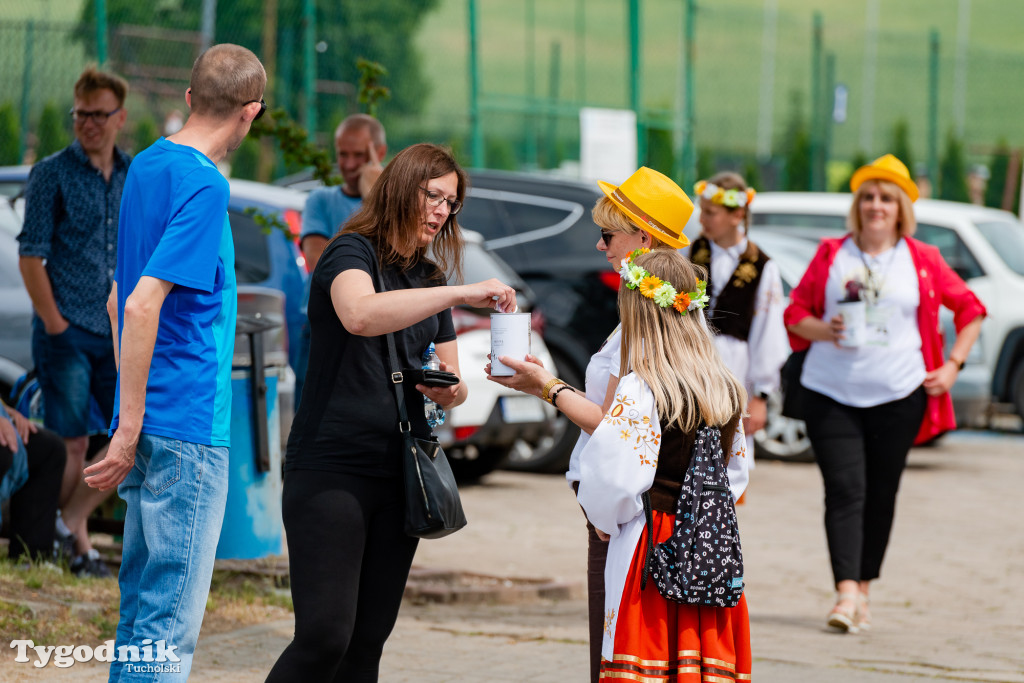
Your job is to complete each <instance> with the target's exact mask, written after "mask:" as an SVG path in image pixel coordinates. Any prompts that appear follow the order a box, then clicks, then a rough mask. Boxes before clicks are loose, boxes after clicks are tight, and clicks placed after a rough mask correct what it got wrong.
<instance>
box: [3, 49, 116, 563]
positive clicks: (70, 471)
mask: <svg viewBox="0 0 1024 683" xmlns="http://www.w3.org/2000/svg"><path fill="white" fill-rule="evenodd" d="M127 94H128V84H127V83H125V81H124V80H123V79H121V78H119V77H118V76H115V75H112V74H108V73H104V72H102V71H98V70H96V69H95V68H94V67H88V68H86V69H85V71H83V72H82V75H81V76H79V78H78V82H77V83H75V90H74V95H75V99H74V104H75V106H74V108H73V109H72V110H71V117H72V119H73V120H74V126H75V140H74V142H72V143H71V144H70V145H68V146H67V147H66V148H64V149H63V150H61V151H60V152H57V153H56V154H54V155H52V156H49V157H47V158H46V159H43V160H42V161H40V162H39V163H38V164H36V165H35V167H34V168H33V169H32V172H31V174H30V175H29V178H28V185H27V186H26V188H25V225H24V227H23V228H22V232H21V235H19V236H18V241H19V242H20V243H21V244H20V246H19V248H18V253H19V255H20V259H19V267H20V269H21V275H22V278H23V279H24V280H25V289H27V290H28V293H29V296H30V297H31V298H32V305H33V307H34V308H35V313H36V315H35V318H34V320H33V329H32V359H33V362H34V363H35V366H36V371H37V373H38V375H39V385H40V387H41V389H42V393H43V411H44V421H45V423H46V426H47V427H48V428H49V429H52V430H53V431H55V432H57V433H58V434H60V435H61V436H62V437H64V443H65V446H66V448H67V465H66V466H65V469H64V479H63V482H62V484H61V495H60V506H61V512H62V519H63V523H64V524H65V525H66V527H67V529H69V530H70V532H72V533H73V534H74V544H75V552H76V554H77V557H75V558H74V559H73V560H72V563H71V569H72V571H74V572H75V573H76V574H79V575H82V574H86V575H91V576H109V575H110V572H109V571H108V570H107V568H106V565H104V564H103V563H102V562H100V560H99V554H98V553H97V552H96V551H95V550H93V548H92V546H91V545H90V543H89V536H88V533H87V529H86V520H87V518H88V517H89V514H90V513H91V512H92V511H93V510H94V509H95V508H96V506H98V505H99V504H100V503H101V502H102V501H103V500H104V499H105V498H106V497H107V495H108V494H107V493H104V492H99V491H96V490H94V489H91V488H89V487H88V486H86V484H85V482H84V481H83V479H82V468H83V466H84V463H85V456H86V451H87V450H88V446H89V435H90V434H91V433H96V432H101V431H102V430H103V429H104V428H105V427H106V426H107V425H109V424H110V420H111V418H112V417H113V408H114V385H115V382H116V379H117V370H116V368H115V366H114V349H113V346H112V345H111V343H110V339H111V337H110V318H109V316H108V315H107V307H106V302H107V296H108V295H109V294H110V286H111V283H112V282H113V280H114V268H115V266H116V265H117V221H118V211H119V207H120V205H121V191H122V189H123V187H124V180H125V175H126V174H127V172H128V164H129V163H131V158H130V157H129V156H128V155H127V154H125V153H124V152H122V151H121V150H120V149H118V148H117V147H116V145H115V142H116V140H117V134H118V132H119V131H120V130H121V128H122V127H123V126H124V123H125V118H126V112H125V109H124V101H125V96H126V95H127ZM93 404H95V405H97V406H99V413H100V415H101V417H102V420H103V424H91V423H90V409H91V408H92V406H93ZM102 455H103V453H102V452H100V453H99V454H97V459H99V458H101V457H102ZM60 526H61V524H58V527H60ZM65 533H66V531H65Z"/></svg>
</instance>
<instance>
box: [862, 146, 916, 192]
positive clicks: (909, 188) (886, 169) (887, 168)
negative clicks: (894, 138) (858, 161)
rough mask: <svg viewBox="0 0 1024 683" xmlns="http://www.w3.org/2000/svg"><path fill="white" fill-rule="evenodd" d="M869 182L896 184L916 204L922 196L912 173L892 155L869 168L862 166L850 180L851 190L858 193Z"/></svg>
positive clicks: (873, 162)
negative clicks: (911, 175)
mask: <svg viewBox="0 0 1024 683" xmlns="http://www.w3.org/2000/svg"><path fill="white" fill-rule="evenodd" d="M868 180H887V181H889V182H890V183H895V184H896V185H898V186H899V188H900V189H901V190H903V191H904V192H906V193H907V196H908V197H910V201H912V202H916V201H917V198H918V196H919V194H920V193H919V192H918V191H917V185H916V184H915V183H914V181H913V180H912V179H911V178H910V171H908V170H907V167H906V166H905V165H904V164H903V162H902V161H900V160H899V159H897V158H896V157H894V156H893V155H891V154H886V155H885V156H882V157H878V158H877V159H875V160H874V161H872V162H871V163H870V164H868V165H867V166H861V167H860V168H858V169H857V170H856V171H854V173H853V177H852V178H850V189H851V190H853V191H854V192H856V191H857V188H858V187H860V186H861V185H863V184H864V183H865V182H867V181H868Z"/></svg>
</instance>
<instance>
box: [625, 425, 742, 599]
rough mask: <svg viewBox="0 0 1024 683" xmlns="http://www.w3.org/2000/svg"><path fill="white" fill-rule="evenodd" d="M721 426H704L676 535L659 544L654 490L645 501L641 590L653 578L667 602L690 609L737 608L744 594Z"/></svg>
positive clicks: (678, 509) (680, 505) (681, 499)
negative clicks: (655, 532) (653, 511)
mask: <svg viewBox="0 0 1024 683" xmlns="http://www.w3.org/2000/svg"><path fill="white" fill-rule="evenodd" d="M726 469H727V468H726V462H725V457H724V455H723V453H722V433H721V431H720V430H719V428H718V427H708V426H707V425H704V424H702V425H701V426H700V428H699V429H698V430H697V435H696V437H695V438H694V442H693V454H692V456H691V458H690V466H689V468H687V470H686V476H685V477H684V478H683V487H682V490H681V491H680V493H679V502H678V503H677V505H676V520H675V530H674V531H673V532H672V535H671V536H670V537H669V539H668V540H667V541H665V542H664V543H659V544H658V545H657V546H655V545H654V541H653V535H652V533H653V528H654V527H653V522H652V515H651V495H650V491H645V492H644V494H643V496H642V498H643V503H644V513H645V514H646V515H647V558H646V560H645V562H644V573H643V579H642V581H641V584H640V586H641V590H643V589H644V588H646V586H647V575H648V573H650V575H651V577H653V578H654V582H655V583H656V584H657V586H658V592H660V593H661V594H662V595H663V596H665V598H667V599H668V600H673V601H675V602H682V603H686V604H689V605H710V606H713V607H734V606H735V605H736V603H738V602H739V600H740V596H741V595H743V551H742V550H741V549H740V532H739V526H738V524H737V522H736V506H735V505H734V504H733V500H732V492H731V491H730V490H729V476H728V473H727V471H726Z"/></svg>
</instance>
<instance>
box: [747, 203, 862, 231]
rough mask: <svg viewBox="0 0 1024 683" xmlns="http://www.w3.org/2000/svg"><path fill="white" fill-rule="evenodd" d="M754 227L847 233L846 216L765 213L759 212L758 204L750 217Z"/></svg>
mask: <svg viewBox="0 0 1024 683" xmlns="http://www.w3.org/2000/svg"><path fill="white" fill-rule="evenodd" d="M750 218H751V221H752V222H753V223H754V225H785V226H789V227H795V228H797V227H809V228H831V229H835V230H842V231H844V232H845V231H846V216H845V215H843V216H829V215H826V214H816V213H765V212H761V211H758V209H757V204H756V203H755V204H754V210H753V211H752V212H751V215H750Z"/></svg>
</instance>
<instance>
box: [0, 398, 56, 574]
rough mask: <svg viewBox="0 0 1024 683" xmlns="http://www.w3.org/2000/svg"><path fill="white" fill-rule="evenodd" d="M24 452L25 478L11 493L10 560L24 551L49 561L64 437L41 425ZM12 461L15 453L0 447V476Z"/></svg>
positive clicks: (51, 551) (8, 551)
mask: <svg viewBox="0 0 1024 683" xmlns="http://www.w3.org/2000/svg"><path fill="white" fill-rule="evenodd" d="M0 410H3V408H2V407H0ZM4 419H6V418H5V417H0V420H4ZM25 451H26V452H27V454H28V481H26V482H25V484H24V486H22V487H21V488H20V489H18V490H17V491H15V492H14V495H12V496H11V520H10V525H11V544H10V547H9V548H8V550H7V553H8V555H9V556H10V558H11V559H17V558H18V557H21V555H22V554H24V553H26V552H27V553H28V555H29V556H30V557H32V558H34V559H45V560H49V559H50V558H52V557H53V528H54V524H55V523H56V520H57V502H58V498H59V497H60V483H61V480H62V478H63V477H64V460H65V458H66V457H67V456H66V454H65V451H64V440H63V439H61V438H60V436H58V435H57V434H56V433H55V432H51V431H50V430H49V429H43V428H42V427H40V428H39V431H37V432H36V433H34V434H29V437H28V444H26V446H25ZM13 464H14V454H13V453H11V451H10V449H9V448H7V447H6V446H0V478H2V477H3V476H4V474H6V472H7V470H8V469H10V468H11V466H12V465H13Z"/></svg>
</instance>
